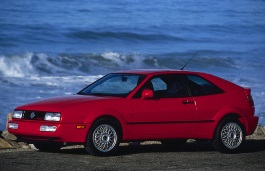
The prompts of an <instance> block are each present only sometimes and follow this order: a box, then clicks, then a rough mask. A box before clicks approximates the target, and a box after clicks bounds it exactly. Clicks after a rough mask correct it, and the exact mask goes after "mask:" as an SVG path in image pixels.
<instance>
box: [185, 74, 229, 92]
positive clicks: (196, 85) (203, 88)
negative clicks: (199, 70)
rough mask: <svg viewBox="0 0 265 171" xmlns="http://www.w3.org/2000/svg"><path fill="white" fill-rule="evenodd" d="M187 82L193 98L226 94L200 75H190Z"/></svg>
mask: <svg viewBox="0 0 265 171" xmlns="http://www.w3.org/2000/svg"><path fill="white" fill-rule="evenodd" d="M187 80H188V85H189V88H190V91H191V95H192V96H206V95H212V94H220V93H223V92H224V91H223V90H222V89H221V88H219V87H218V86H216V85H215V84H213V83H211V82H210V81H208V80H206V79H204V78H202V77H200V76H198V75H188V76H187Z"/></svg>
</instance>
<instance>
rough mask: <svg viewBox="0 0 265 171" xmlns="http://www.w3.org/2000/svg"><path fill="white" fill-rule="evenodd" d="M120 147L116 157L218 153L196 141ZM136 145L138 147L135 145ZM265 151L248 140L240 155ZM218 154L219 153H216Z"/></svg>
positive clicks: (81, 152) (67, 150) (262, 144)
mask: <svg viewBox="0 0 265 171" xmlns="http://www.w3.org/2000/svg"><path fill="white" fill-rule="evenodd" d="M133 144H134V145H125V146H120V147H119V148H118V150H117V153H116V155H115V156H122V155H131V154H138V153H158V152H161V153H167V152H210V151H216V150H215V149H214V148H213V146H212V144H211V142H210V141H194V142H189V143H186V144H185V146H183V147H180V148H170V147H167V146H164V145H162V144H144V145H139V144H137V143H133ZM135 144H136V145H135ZM260 151H265V140H246V141H245V143H244V144H243V147H242V149H241V151H240V152H239V153H253V152H260ZM216 152H217V151H216ZM59 153H64V154H78V155H87V152H86V150H85V149H84V148H83V147H77V148H63V149H61V150H60V151H59Z"/></svg>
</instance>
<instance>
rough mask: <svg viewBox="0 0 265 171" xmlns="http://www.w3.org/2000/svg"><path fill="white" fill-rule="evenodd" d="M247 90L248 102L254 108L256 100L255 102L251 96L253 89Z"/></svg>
mask: <svg viewBox="0 0 265 171" xmlns="http://www.w3.org/2000/svg"><path fill="white" fill-rule="evenodd" d="M245 90H246V94H247V99H248V102H249V104H250V106H251V107H254V106H255V104H254V100H253V98H252V96H251V89H250V88H246V89H245Z"/></svg>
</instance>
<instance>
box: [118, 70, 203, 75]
mask: <svg viewBox="0 0 265 171" xmlns="http://www.w3.org/2000/svg"><path fill="white" fill-rule="evenodd" d="M115 73H126V74H142V75H149V74H152V75H153V74H155V75H156V74H194V73H199V72H194V71H187V70H173V69H135V70H124V71H117V72H115Z"/></svg>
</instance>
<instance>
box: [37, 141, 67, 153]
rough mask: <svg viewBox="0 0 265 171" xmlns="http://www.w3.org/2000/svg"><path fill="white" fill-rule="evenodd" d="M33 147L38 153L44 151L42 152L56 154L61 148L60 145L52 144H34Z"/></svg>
mask: <svg viewBox="0 0 265 171" xmlns="http://www.w3.org/2000/svg"><path fill="white" fill-rule="evenodd" d="M33 145H34V146H35V147H36V148H37V149H38V150H39V151H44V152H58V151H59V150H60V149H61V148H62V145H60V144H52V143H34V144H33Z"/></svg>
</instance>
